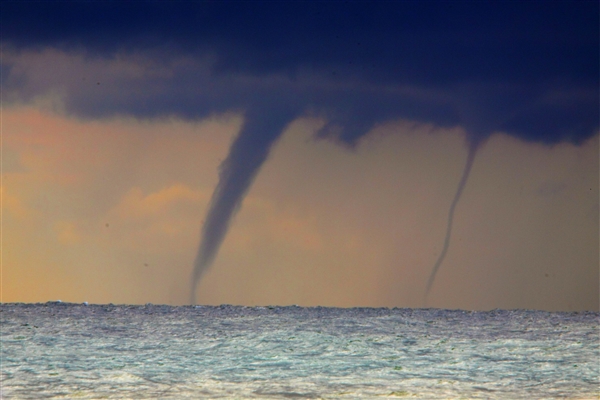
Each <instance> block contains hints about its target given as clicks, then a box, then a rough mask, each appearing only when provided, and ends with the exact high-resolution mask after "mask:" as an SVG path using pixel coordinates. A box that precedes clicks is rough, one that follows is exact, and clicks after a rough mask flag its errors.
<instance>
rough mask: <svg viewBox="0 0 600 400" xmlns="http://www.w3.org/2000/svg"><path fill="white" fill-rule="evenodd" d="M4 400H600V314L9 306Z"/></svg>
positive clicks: (5, 311) (4, 308)
mask: <svg viewBox="0 0 600 400" xmlns="http://www.w3.org/2000/svg"><path fill="white" fill-rule="evenodd" d="M0 315H1V322H2V330H1V332H2V349H1V356H2V365H1V372H2V375H1V377H2V389H1V390H2V396H3V398H15V399H17V398H22V399H41V398H94V399H96V398H131V399H149V398H161V399H166V398H173V399H180V398H288V397H296V398H357V397H360V398H377V399H381V398H396V397H407V398H411V397H417V398H491V399H495V398H503V399H505V398H509V399H524V398H527V399H541V398H573V399H584V398H585V399H588V398H598V397H599V395H600V390H599V384H600V382H599V376H600V349H599V344H600V338H599V323H600V315H599V314H598V313H548V312H540V311H522V310H519V311H490V312H465V311H450V310H437V309H373V308H352V309H339V308H321V307H316V308H302V307H252V308H250V307H232V306H219V307H200V306H196V307H193V306H186V307H170V306H156V305H146V306H120V305H119V306H115V305H79V304H65V303H45V304H2V305H0Z"/></svg>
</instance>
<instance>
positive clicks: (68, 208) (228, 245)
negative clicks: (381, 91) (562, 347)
mask: <svg viewBox="0 0 600 400" xmlns="http://www.w3.org/2000/svg"><path fill="white" fill-rule="evenodd" d="M241 123H242V118H241V117H240V116H239V115H236V114H228V115H222V116H220V117H218V118H217V117H214V118H211V119H208V120H204V121H199V122H195V123H193V122H185V121H182V120H178V119H156V120H136V119H133V118H113V119H105V120H99V121H88V120H80V119H76V118H74V117H68V116H66V115H65V114H64V113H62V112H60V110H52V109H51V107H48V105H47V104H45V103H44V102H40V103H38V104H37V105H29V106H25V105H12V106H10V107H4V109H3V111H2V144H3V146H2V154H3V157H2V168H3V173H2V216H3V218H2V232H3V239H2V301H3V302H44V301H48V300H56V299H61V300H62V301H71V302H83V301H88V302H93V303H109V302H112V303H133V304H143V303H148V302H150V303H168V304H184V303H186V301H187V299H188V296H189V292H188V291H189V279H190V274H191V269H192V262H193V258H194V256H195V253H196V250H197V246H198V240H199V236H200V228H201V224H202V219H203V218H204V216H205V213H206V208H207V205H208V202H209V200H210V196H211V193H212V191H213V189H214V187H215V185H216V183H217V178H218V166H219V164H220V162H221V161H222V160H223V159H224V158H225V157H226V155H227V151H228V147H229V144H230V143H231V140H232V138H233V137H234V136H235V135H236V133H237V132H238V130H239V128H240V125H241ZM322 124H323V121H320V120H317V119H308V118H306V119H299V120H296V121H295V122H294V123H293V124H292V125H291V126H290V127H289V128H288V129H287V131H286V132H285V133H284V135H283V137H282V139H281V140H280V141H279V142H278V143H277V144H276V146H275V148H274V151H273V153H272V155H271V158H270V159H269V160H268V161H267V163H266V164H265V165H264V166H263V168H262V171H261V173H260V174H259V175H258V178H257V179H256V181H255V183H254V185H253V187H252V188H251V191H250V192H249V194H248V196H247V197H246V198H245V200H244V203H243V207H242V209H241V211H240V212H239V213H238V214H237V216H236V217H235V219H234V221H233V224H232V227H231V229H230V231H229V234H228V236H227V237H226V239H225V242H224V244H223V247H222V248H221V250H220V253H219V256H218V258H217V260H216V262H215V264H214V265H213V267H212V269H210V271H209V272H208V273H207V274H206V275H205V277H204V278H203V280H202V282H201V284H200V286H199V288H198V301H199V303H201V304H222V303H230V304H244V305H257V304H263V305H264V304H279V305H285V304H298V305H304V306H312V305H324V306H344V307H349V306H388V307H393V306H398V307H422V306H424V304H423V292H424V288H425V284H426V281H427V278H428V276H429V273H430V272H431V267H432V265H433V264H434V262H435V260H436V258H437V256H438V254H439V251H440V250H441V247H442V244H443V237H444V233H445V229H446V225H445V224H446V219H447V212H448V207H449V204H450V202H451V200H452V197H453V195H454V193H455V190H456V184H457V182H458V180H459V179H460V174H461V172H462V168H463V166H464V162H465V157H466V151H467V150H466V147H465V140H464V132H463V131H462V130H461V129H454V130H444V129H438V128H435V127H433V126H430V125H419V124H414V123H410V122H406V121H396V122H391V123H388V124H385V125H382V126H379V127H376V128H375V129H374V131H373V132H371V134H369V135H368V136H367V137H365V138H364V140H363V141H361V142H360V144H359V146H358V147H357V148H356V149H351V150H350V149H347V148H344V147H343V146H339V145H336V144H334V143H333V142H331V141H328V140H317V139H314V132H315V131H316V130H317V129H318V128H319V127H321V126H322ZM598 144H599V143H598V135H596V136H594V137H593V138H592V139H590V140H589V141H588V142H586V143H585V144H584V145H582V146H574V145H570V144H560V145H556V146H553V147H547V146H542V145H539V144H526V143H523V142H521V141H519V140H517V139H514V138H511V137H509V136H506V135H503V134H501V133H498V134H495V135H492V137H491V138H490V139H489V140H488V141H487V142H486V143H485V145H484V146H483V147H482V149H481V150H480V151H479V153H478V154H477V158H476V160H475V164H474V167H473V171H472V175H471V177H470V180H469V182H468V184H467V187H466V189H465V191H464V194H463V197H462V199H461V202H460V203H459V205H458V208H457V211H456V216H455V221H454V231H453V236H452V242H451V246H450V251H449V253H448V255H447V258H446V260H445V262H444V264H443V265H442V267H441V269H440V272H439V275H438V277H437V280H436V282H435V284H434V287H433V290H432V292H431V295H430V300H429V304H428V305H429V306H434V307H443V308H463V309H492V308H535V309H545V310H598V294H599V271H598V265H599V253H598V247H599V236H598V208H599V205H598V186H599V184H598V182H599V178H598V171H599V164H598V161H599V160H598Z"/></svg>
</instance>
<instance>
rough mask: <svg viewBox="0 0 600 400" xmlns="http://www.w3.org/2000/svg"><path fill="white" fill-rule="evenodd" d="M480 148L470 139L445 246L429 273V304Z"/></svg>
mask: <svg viewBox="0 0 600 400" xmlns="http://www.w3.org/2000/svg"><path fill="white" fill-rule="evenodd" d="M478 148H479V142H478V141H476V140H470V141H469V152H468V154H467V162H466V163H465V168H464V169H463V173H462V177H461V178H460V181H459V182H458V187H457V188H456V194H455V195H454V198H453V199H452V203H451V204H450V210H449V211H448V222H447V225H446V236H445V237H444V246H443V247H442V251H441V253H440V255H439V257H438V259H437V261H436V262H435V264H434V265H433V269H432V270H431V274H430V275H429V279H428V280H427V286H426V287H425V296H424V301H425V304H427V296H429V292H430V291H431V287H432V286H433V282H434V281H435V276H436V275H437V272H438V270H439V269H440V266H441V265H442V263H443V262H444V258H446V253H447V252H448V248H449V247H450V236H451V235H452V222H453V221H454V211H455V210H456V205H457V204H458V202H459V200H460V196H461V195H462V192H463V190H464V188H465V186H466V185H467V181H468V180H469V174H470V173H471V168H472V167H473V162H474V161H475V154H476V153H477V149H478Z"/></svg>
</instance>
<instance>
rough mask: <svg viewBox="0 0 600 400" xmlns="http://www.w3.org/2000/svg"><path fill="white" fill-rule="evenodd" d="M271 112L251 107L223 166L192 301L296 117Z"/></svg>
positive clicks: (197, 263) (194, 277)
mask: <svg viewBox="0 0 600 400" xmlns="http://www.w3.org/2000/svg"><path fill="white" fill-rule="evenodd" d="M275 116H276V117H273V116H272V115H271V114H270V113H267V112H260V111H255V110H252V111H248V112H247V113H246V115H245V120H244V124H243V126H242V129H241V130H240V132H239V134H238V136H237V137H236V139H235V140H234V141H233V143H232V144H231V147H230V149H229V155H228V156H227V158H226V159H225V161H223V163H222V164H221V166H220V167H219V183H218V184H217V187H216V189H215V191H214V192H213V195H212V198H211V200H210V204H209V208H208V213H207V215H206V222H205V223H204V226H203V227H202V239H201V242H200V246H199V248H198V254H197V256H196V260H195V261H194V270H193V272H192V281H191V285H192V286H191V292H190V303H191V304H195V302H196V287H197V286H198V282H199V281H200V278H201V277H202V275H203V274H204V273H205V272H206V270H207V269H208V268H210V266H211V264H212V263H213V261H214V260H215V257H216V256H217V252H218V251H219V247H220V246H221V244H222V243H223V240H224V239H225V235H226V234H227V229H228V228H229V224H230V222H231V219H232V218H233V217H234V216H235V213H236V212H237V211H238V210H239V209H240V207H241V205H242V201H243V200H244V196H245V194H246V193H247V192H248V189H249V188H250V185H251V184H252V181H253V180H254V178H255V177H256V174H258V171H259V170H260V167H261V165H262V164H263V163H264V162H265V160H266V159H267V157H268V156H269V151H270V150H271V147H272V146H273V144H274V143H275V142H276V141H277V139H278V138H279V137H280V136H281V133H282V132H283V130H284V129H285V127H286V125H287V124H289V123H290V122H291V120H292V118H293V117H294V114H292V113H290V112H289V111H281V112H278V113H276V114H275Z"/></svg>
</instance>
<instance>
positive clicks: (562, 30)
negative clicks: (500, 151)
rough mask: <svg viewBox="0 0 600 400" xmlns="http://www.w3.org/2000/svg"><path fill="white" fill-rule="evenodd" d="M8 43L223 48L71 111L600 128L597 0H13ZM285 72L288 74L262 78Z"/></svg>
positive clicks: (563, 134) (551, 133) (168, 54)
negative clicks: (283, 112)
mask: <svg viewBox="0 0 600 400" xmlns="http://www.w3.org/2000/svg"><path fill="white" fill-rule="evenodd" d="M2 41H3V47H4V50H5V51H7V50H11V49H12V50H23V49H29V50H32V49H43V48H47V47H52V48H57V49H61V50H64V51H68V52H77V53H81V54H85V55H86V56H87V57H92V58H93V57H101V58H112V57H115V56H116V55H117V54H134V53H140V52H141V53H144V54H146V55H147V56H148V57H150V58H151V59H152V60H153V61H154V62H157V63H166V64H167V65H168V62H169V60H172V59H176V58H177V57H180V56H182V55H184V56H187V57H190V58H193V59H197V60H198V59H202V58H203V57H207V56H208V57H211V58H212V60H213V61H212V64H211V65H210V71H209V74H208V75H204V76H203V77H200V78H201V79H198V77H197V76H196V75H195V74H194V73H192V72H191V71H187V74H186V73H174V74H173V75H172V76H171V77H170V78H163V79H158V80H152V79H148V80H141V81H138V82H135V81H132V80H128V81H127V82H119V85H120V87H121V88H123V89H127V90H128V91H130V92H131V93H129V94H128V93H125V90H121V91H119V92H117V93H113V94H112V95H107V96H106V97H104V98H102V99H101V101H103V102H106V103H111V104H98V103H92V102H90V101H85V99H84V101H81V99H79V98H77V97H78V96H89V95H90V94H89V93H84V92H83V91H81V92H80V93H78V92H79V91H78V90H76V89H72V91H71V92H70V93H69V94H70V96H69V95H67V99H66V101H67V102H69V100H70V101H71V104H70V105H69V107H68V110H70V111H72V112H75V113H78V114H84V115H85V114H88V115H93V114H98V116H99V115H109V114H111V113H131V114H134V115H139V116H156V115H160V114H164V113H168V114H180V115H181V116H184V117H188V118H196V117H202V116H204V115H205V114H206V113H208V112H219V111H222V110H227V109H231V108H240V109H245V108H247V107H248V105H249V104H251V103H253V102H254V101H255V100H256V97H257V96H259V95H260V97H261V98H264V97H265V96H267V97H270V98H271V99H273V101H275V102H279V101H281V100H280V99H281V97H282V96H283V97H289V98H294V99H296V103H297V107H298V108H299V110H300V111H305V110H306V109H307V108H309V107H311V108H313V109H314V110H315V111H318V112H320V113H323V114H324V115H325V116H327V117H329V118H330V122H336V123H337V124H338V125H341V126H344V127H345V128H346V131H343V132H342V133H341V137H342V139H345V140H347V141H354V140H356V139H357V138H359V137H360V136H361V135H362V134H364V133H365V132H366V131H368V130H369V128H371V127H372V126H373V124H374V123H377V122H380V121H384V120H387V119H393V118H409V119H416V120H421V121H425V122H433V123H436V124H439V125H458V124H461V125H463V126H465V127H467V128H468V129H469V130H470V131H472V133H471V134H476V135H489V134H490V133H491V132H494V131H505V132H507V133H510V134H512V135H514V136H517V137H519V138H522V139H525V140H528V141H540V142H544V143H557V142H560V141H569V142H574V143H580V142H582V141H583V140H585V139H586V138H587V137H589V136H591V135H593V134H594V133H595V130H596V129H597V126H598V68H599V64H598V51H597V49H598V46H599V41H598V3H597V2H552V3H542V2H422V1H420V2H382V3H375V4H373V3H362V2H349V3H341V2H323V3H321V2H306V3H304V2H294V3H292V2H264V3H260V2H259V3H256V2H247V3H244V2H176V3H173V2H129V3H124V2H5V3H3V4H2ZM8 67H9V66H5V71H4V72H5V73H4V78H5V81H6V82H7V83H8V85H9V87H8V89H10V88H11V87H14V86H11V85H13V84H17V85H18V83H17V82H14V81H11V77H10V75H11V73H10V68H8ZM171 67H172V66H171ZM273 76H277V77H279V78H280V79H281V82H280V83H281V84H273V82H272V81H271V80H269V79H267V80H266V82H267V83H266V84H265V83H264V82H262V81H261V80H260V79H259V78H270V77H273ZM239 77H251V78H254V79H256V82H255V84H254V85H243V84H240V82H236V78H239ZM202 78H206V79H202ZM317 78H318V79H317ZM213 80H216V81H217V82H220V84H218V87H211V85H212V82H213ZM21 83H23V82H21ZM129 85H132V86H129ZM190 85H191V87H190ZM367 87H369V89H367V90H365V89H366V88H367ZM336 88H337V89H336ZM361 88H362V90H361ZM374 88H377V90H374ZM407 88H410V89H411V90H412V91H413V92H415V93H410V91H411V90H407ZM144 89H145V90H144ZM203 89H204V90H203ZM400 89H401V90H400ZM199 92H200V93H199ZM365 92H370V93H371V95H369V93H365ZM424 93H429V94H430V95H429V96H423V94H424ZM138 96H140V97H142V98H143V100H144V101H143V102H138ZM115 99H117V100H118V101H117V102H116V103H114V100H115ZM378 99H380V100H379V101H377V100H378ZM374 100H375V101H374ZM113 104H115V105H113ZM86 106H87V108H86Z"/></svg>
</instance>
